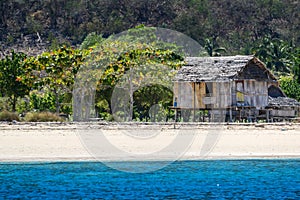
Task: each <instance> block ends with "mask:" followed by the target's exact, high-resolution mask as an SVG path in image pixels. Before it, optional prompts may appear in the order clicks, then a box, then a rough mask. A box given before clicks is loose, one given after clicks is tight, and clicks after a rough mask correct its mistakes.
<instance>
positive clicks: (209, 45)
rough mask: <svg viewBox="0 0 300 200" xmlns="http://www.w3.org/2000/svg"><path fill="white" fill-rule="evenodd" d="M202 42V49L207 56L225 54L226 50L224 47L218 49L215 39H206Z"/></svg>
mask: <svg viewBox="0 0 300 200" xmlns="http://www.w3.org/2000/svg"><path fill="white" fill-rule="evenodd" d="M204 42H205V45H204V48H205V50H206V51H207V53H208V55H209V56H221V55H222V54H221V53H225V52H226V49H225V48H224V47H220V46H219V45H218V44H217V42H216V38H206V39H205V41H204Z"/></svg>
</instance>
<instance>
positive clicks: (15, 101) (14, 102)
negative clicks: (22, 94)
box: [12, 95, 17, 112]
mask: <svg viewBox="0 0 300 200" xmlns="http://www.w3.org/2000/svg"><path fill="white" fill-rule="evenodd" d="M16 104H17V97H16V96H15V95H14V96H13V101H12V111H13V112H16Z"/></svg>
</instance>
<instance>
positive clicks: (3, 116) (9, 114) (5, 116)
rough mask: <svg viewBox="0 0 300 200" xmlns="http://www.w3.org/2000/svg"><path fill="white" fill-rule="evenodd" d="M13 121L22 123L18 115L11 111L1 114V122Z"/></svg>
mask: <svg viewBox="0 0 300 200" xmlns="http://www.w3.org/2000/svg"><path fill="white" fill-rule="evenodd" d="M13 120H16V121H20V118H19V116H18V114H17V113H14V112H9V111H2V112H0V121H8V122H11V121H13Z"/></svg>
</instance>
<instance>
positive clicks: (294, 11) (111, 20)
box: [0, 0, 300, 54]
mask: <svg viewBox="0 0 300 200" xmlns="http://www.w3.org/2000/svg"><path fill="white" fill-rule="evenodd" d="M299 13H300V2H299V1H298V0H284V1H282V0H253V1H246V0H222V1H219V0H1V1H0V41H1V50H2V52H3V51H5V50H8V49H10V48H11V47H14V48H17V49H25V50H26V51H29V52H27V53H34V52H35V51H34V50H38V49H39V50H44V49H48V48H49V47H55V46H57V45H58V44H60V43H67V44H71V45H77V44H80V43H81V42H82V41H83V39H84V38H85V37H86V36H87V34H88V33H90V32H96V33H98V34H103V36H104V37H108V36H109V35H111V34H114V33H119V32H121V31H124V30H127V29H129V28H133V27H135V26H136V25H139V24H145V25H146V26H155V27H164V28H169V29H173V30H177V31H180V32H183V33H185V34H187V35H188V36H190V37H192V38H193V39H195V40H196V41H198V42H199V43H200V44H202V45H203V46H204V45H205V41H206V39H208V38H209V39H210V41H211V42H213V43H214V45H220V46H223V47H225V48H226V49H227V52H226V54H248V53H249V49H250V47H252V46H253V45H254V44H255V43H257V42H259V41H260V40H261V39H262V38H264V37H266V36H268V37H271V38H280V39H282V40H284V41H288V42H290V41H291V40H292V41H293V42H294V43H295V44H297V45H299V44H300V34H299V33H300V17H299Z"/></svg>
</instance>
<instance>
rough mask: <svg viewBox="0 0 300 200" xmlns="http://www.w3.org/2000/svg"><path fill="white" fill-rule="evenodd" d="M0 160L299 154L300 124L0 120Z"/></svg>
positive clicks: (263, 156)
mask: <svg viewBox="0 0 300 200" xmlns="http://www.w3.org/2000/svg"><path fill="white" fill-rule="evenodd" d="M0 138H1V140H0V162H27V161H49V162H52V161H53V162H56V161H122V160H171V161H172V160H205V159H258V158H259V159H261V158H263V159H279V158H280V159H283V158H297V159H299V158H300V124H290V123H281V124H222V125H220V124H198V123H195V124H185V123H180V124H176V125H175V128H174V124H134V123H123V124H117V123H110V124H108V123H97V122H94V123H18V124H9V123H1V124H0Z"/></svg>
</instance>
